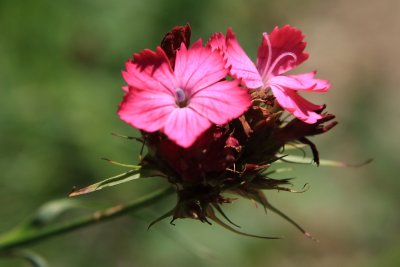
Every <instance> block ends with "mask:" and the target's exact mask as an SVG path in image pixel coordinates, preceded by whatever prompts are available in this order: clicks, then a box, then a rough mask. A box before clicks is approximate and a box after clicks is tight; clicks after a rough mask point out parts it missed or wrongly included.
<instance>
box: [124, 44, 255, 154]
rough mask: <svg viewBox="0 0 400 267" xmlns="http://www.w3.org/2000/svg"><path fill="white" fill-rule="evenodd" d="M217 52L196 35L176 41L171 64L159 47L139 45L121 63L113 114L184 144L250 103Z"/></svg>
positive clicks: (192, 140)
mask: <svg viewBox="0 0 400 267" xmlns="http://www.w3.org/2000/svg"><path fill="white" fill-rule="evenodd" d="M225 64H226V63H225V61H224V59H223V57H222V56H221V55H220V54H219V53H218V52H216V51H214V52H213V51H211V49H210V48H208V47H203V46H202V42H201V40H198V41H197V42H196V43H194V44H193V45H192V47H191V48H190V49H187V48H186V46H185V44H184V43H182V44H181V46H180V49H179V50H178V51H177V53H176V59H175V68H174V70H173V69H172V68H171V65H170V62H169V60H168V58H167V56H166V54H165V52H164V51H163V50H162V49H161V48H160V47H157V49H156V51H155V52H153V51H151V50H144V51H142V52H140V53H139V54H135V55H134V60H133V61H128V62H127V63H126V71H123V72H122V75H123V77H124V79H125V81H126V82H127V84H128V86H126V87H124V90H125V91H127V93H126V95H125V96H124V99H123V101H122V103H121V104H120V107H119V110H118V115H119V116H120V118H121V119H122V120H123V121H125V122H126V123H128V124H130V125H132V126H133V127H136V128H138V129H141V130H143V131H146V132H156V131H161V132H163V133H164V134H165V135H166V136H167V137H168V138H169V139H171V140H172V141H174V142H175V143H176V144H178V145H179V146H181V147H184V148H187V147H190V146H191V145H192V144H193V143H194V142H195V141H196V139H197V138H198V137H199V136H200V135H201V134H202V133H203V132H204V131H206V130H207V129H208V128H210V126H211V125H213V124H219V125H222V124H225V123H227V122H229V121H230V120H232V119H234V118H237V117H239V116H240V115H242V114H243V113H244V112H245V111H246V110H247V108H248V107H249V106H250V105H251V101H250V95H249V94H248V92H247V90H244V89H243V88H241V87H240V86H239V82H238V81H236V80H234V81H227V80H225V77H226V76H227V74H228V70H227V69H226V68H225Z"/></svg>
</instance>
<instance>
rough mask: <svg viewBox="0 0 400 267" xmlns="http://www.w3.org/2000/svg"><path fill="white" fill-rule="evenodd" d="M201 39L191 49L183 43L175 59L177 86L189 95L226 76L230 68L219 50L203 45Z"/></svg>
mask: <svg viewBox="0 0 400 267" xmlns="http://www.w3.org/2000/svg"><path fill="white" fill-rule="evenodd" d="M201 42H202V41H201V39H199V40H198V41H197V42H195V43H194V44H193V45H192V47H190V49H186V47H185V45H184V44H183V43H182V45H181V48H180V50H179V51H177V54H176V59H175V70H174V72H175V77H176V79H177V86H178V87H179V88H182V89H184V90H186V91H187V92H188V93H189V95H191V94H193V93H195V92H196V91H197V90H201V89H203V88H204V87H207V86H209V85H211V84H213V83H216V82H218V81H220V80H221V79H223V78H225V76H226V75H227V74H228V70H227V69H226V68H225V61H224V59H223V57H222V56H221V55H220V54H219V53H218V52H217V51H214V52H213V51H211V49H210V48H209V47H203V46H202V44H201Z"/></svg>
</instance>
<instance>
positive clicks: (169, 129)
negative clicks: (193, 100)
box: [162, 107, 211, 148]
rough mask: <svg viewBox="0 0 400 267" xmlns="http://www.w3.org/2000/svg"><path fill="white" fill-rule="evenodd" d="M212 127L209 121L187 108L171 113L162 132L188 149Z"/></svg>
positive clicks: (177, 109)
mask: <svg viewBox="0 0 400 267" xmlns="http://www.w3.org/2000/svg"><path fill="white" fill-rule="evenodd" d="M210 126H211V122H210V121H209V120H208V119H206V118H205V117H203V116H201V115H200V114H198V113H197V112H196V111H194V110H193V109H191V108H189V107H185V108H176V109H174V110H173V111H172V112H171V114H170V116H169V117H168V119H167V121H166V122H165V126H164V128H163V130H162V131H163V132H164V133H165V134H166V135H167V136H168V137H169V139H171V140H172V141H174V142H175V143H176V144H178V145H179V146H182V147H184V148H187V147H190V146H191V145H192V144H193V143H194V142H195V141H196V139H197V138H198V137H199V136H200V135H201V134H202V133H203V132H204V131H205V130H207V129H208V128H209V127H210Z"/></svg>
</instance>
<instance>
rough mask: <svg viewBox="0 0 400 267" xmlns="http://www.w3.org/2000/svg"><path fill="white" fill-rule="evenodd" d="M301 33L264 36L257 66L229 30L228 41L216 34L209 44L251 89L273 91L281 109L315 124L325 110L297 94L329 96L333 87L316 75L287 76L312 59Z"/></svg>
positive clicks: (288, 29) (286, 28)
mask: <svg viewBox="0 0 400 267" xmlns="http://www.w3.org/2000/svg"><path fill="white" fill-rule="evenodd" d="M303 39H304V36H303V34H302V32H301V31H300V30H297V29H296V28H294V27H290V26H288V25H286V26H284V27H282V28H278V27H275V28H274V30H273V31H272V32H271V33H270V34H269V35H268V34H267V33H263V37H262V42H261V45H260V46H259V48H258V54H257V61H256V64H254V63H253V62H252V61H251V60H250V58H249V57H248V56H247V55H246V53H245V52H244V51H243V49H242V48H241V46H240V45H239V43H238V41H237V39H236V36H235V34H234V33H233V31H232V29H231V28H229V29H228V32H227V34H226V37H224V36H223V35H222V34H221V33H216V34H214V35H213V36H212V37H211V38H210V40H209V42H208V46H210V47H211V48H212V49H213V50H218V51H220V52H221V53H222V54H223V55H224V57H225V58H226V59H227V66H229V67H231V68H230V74H231V75H232V76H234V77H235V78H238V79H241V81H242V84H243V85H245V86H246V87H248V88H249V89H257V88H260V89H268V88H270V89H271V91H272V93H273V95H274V96H275V98H276V101H277V102H278V103H279V105H280V106H281V107H283V108H284V109H286V110H287V111H289V112H290V113H292V114H293V115H294V116H296V117H297V118H299V119H300V120H302V121H304V122H306V123H309V124H312V123H315V122H317V120H319V119H321V118H322V116H321V115H320V114H318V113H317V112H315V111H318V110H320V109H321V108H322V106H321V105H315V104H313V103H311V102H309V101H307V100H306V99H304V98H303V97H301V96H300V95H299V94H298V93H297V91H304V92H326V91H327V90H328V89H329V87H330V84H329V83H328V81H326V80H320V79H315V78H314V76H315V71H314V72H309V73H304V74H300V75H284V73H286V72H287V71H289V70H291V69H293V68H294V67H296V66H298V65H299V64H301V63H302V62H304V61H305V60H306V59H307V58H308V54H307V53H305V52H304V48H305V46H306V43H305V42H304V41H303Z"/></svg>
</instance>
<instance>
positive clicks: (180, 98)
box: [175, 88, 189, 108]
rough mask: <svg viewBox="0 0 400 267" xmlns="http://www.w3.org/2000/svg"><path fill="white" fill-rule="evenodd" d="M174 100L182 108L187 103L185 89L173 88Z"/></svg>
mask: <svg viewBox="0 0 400 267" xmlns="http://www.w3.org/2000/svg"><path fill="white" fill-rule="evenodd" d="M175 102H176V105H177V106H178V107H180V108H184V107H186V106H187V105H188V104H189V99H187V97H186V94H185V91H183V89H181V88H177V89H176V90H175Z"/></svg>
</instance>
